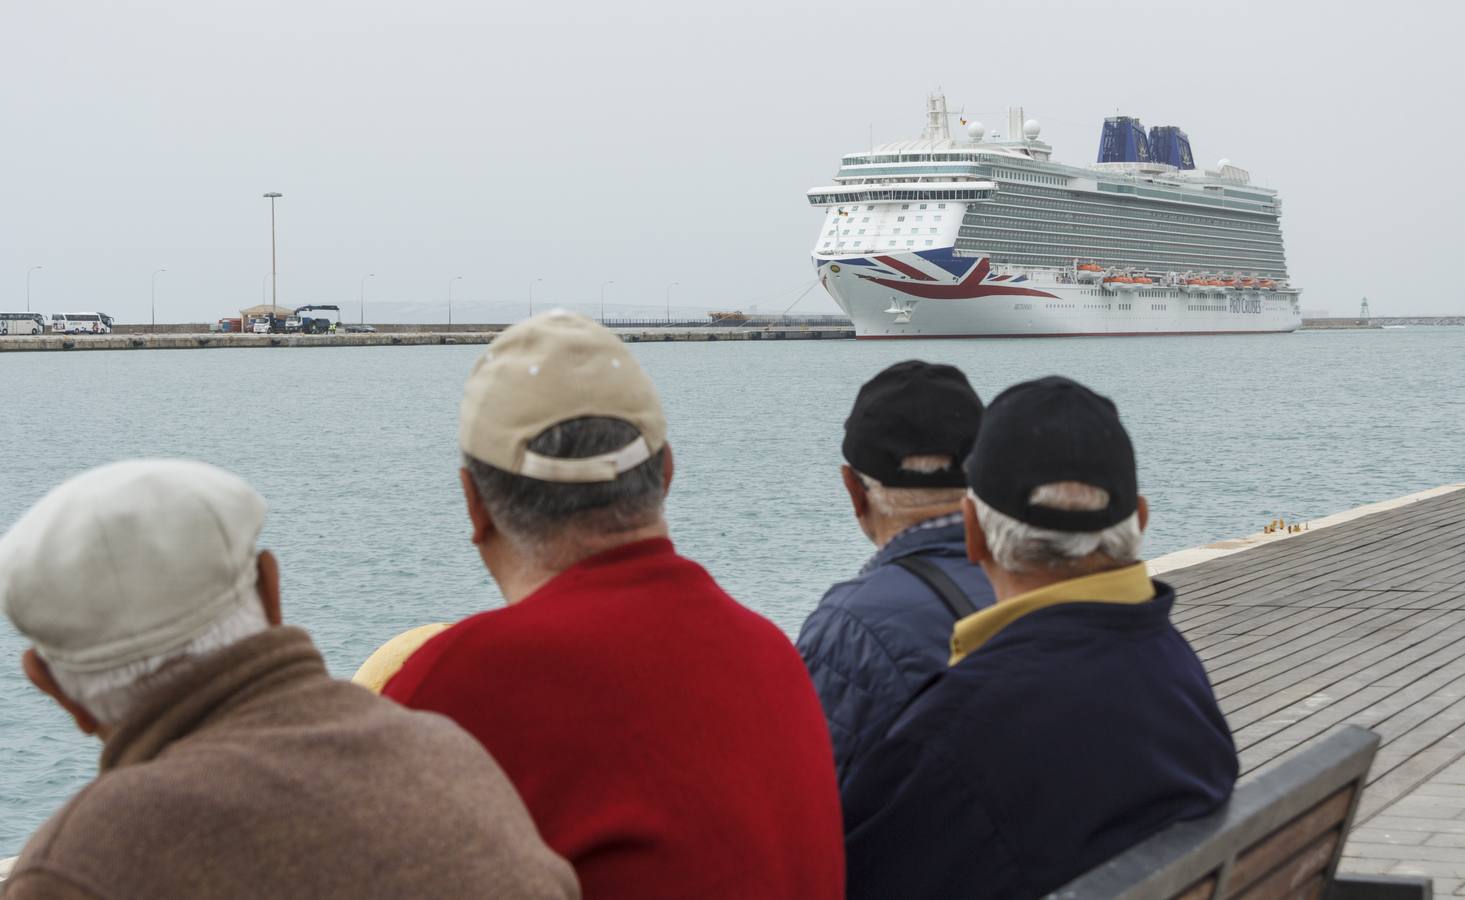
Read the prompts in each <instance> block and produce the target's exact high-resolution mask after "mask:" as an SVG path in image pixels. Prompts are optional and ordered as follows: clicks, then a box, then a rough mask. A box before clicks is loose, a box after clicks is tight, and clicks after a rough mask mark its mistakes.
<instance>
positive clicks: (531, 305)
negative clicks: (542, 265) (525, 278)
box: [529, 278, 544, 319]
mask: <svg viewBox="0 0 1465 900" xmlns="http://www.w3.org/2000/svg"><path fill="white" fill-rule="evenodd" d="M543 280H544V279H543V278H536V279H534V280H533V281H531V282H529V318H531V319H532V318H534V286H535V285H536V284H538V283H539V282H541V281H543Z"/></svg>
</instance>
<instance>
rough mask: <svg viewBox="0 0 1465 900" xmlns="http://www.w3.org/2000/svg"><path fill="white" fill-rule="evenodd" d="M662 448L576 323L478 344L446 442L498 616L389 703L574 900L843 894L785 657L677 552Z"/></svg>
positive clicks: (810, 732) (447, 640)
mask: <svg viewBox="0 0 1465 900" xmlns="http://www.w3.org/2000/svg"><path fill="white" fill-rule="evenodd" d="M666 431H667V426H666V419H665V417H664V416H663V414H662V410H661V402H660V400H659V399H658V397H657V394H656V389H655V387H653V386H652V384H651V380H650V379H649V378H648V377H647V376H646V373H645V372H643V371H642V369H641V366H640V365H639V364H638V363H637V362H636V359H635V357H634V356H632V355H631V354H630V353H629V352H628V351H627V349H626V347H625V346H624V345H623V344H622V342H621V341H620V339H619V338H617V337H616V336H615V335H614V334H612V333H611V332H609V331H607V330H606V329H605V328H602V327H601V326H600V325H597V324H595V323H594V322H591V321H590V320H589V319H586V318H584V317H582V316H578V315H572V314H570V313H566V312H563V311H555V312H551V313H546V314H543V315H540V316H536V317H534V318H531V319H529V320H528V321H526V322H522V323H520V324H518V325H515V326H514V327H512V328H510V329H509V330H507V331H505V332H504V333H503V334H502V335H501V336H500V337H499V338H498V339H497V340H496V341H494V343H493V345H492V346H491V347H490V348H489V350H488V352H486V353H484V354H483V356H482V357H481V358H480V359H479V360H478V363H477V365H475V366H474V368H473V373H472V375H471V376H469V379H468V385H467V388H466V390H465V391H464V396H463V405H462V410H461V425H460V429H459V445H460V447H461V449H462V451H463V468H462V471H461V477H462V483H463V493H464V495H465V496H466V498H467V504H468V517H469V519H470V520H471V521H472V524H473V532H472V539H473V543H474V545H475V546H476V548H477V550H478V553H479V555H480V556H481V557H482V558H483V561H484V563H485V565H486V566H487V567H488V570H489V572H490V574H492V576H493V578H494V579H495V580H496V581H497V582H498V585H499V587H500V589H501V590H502V591H503V594H504V597H505V599H506V600H507V601H508V604H509V605H508V607H507V608H505V609H499V610H494V611H491V612H485V613H480V614H478V615H476V616H473V617H472V618H469V619H466V620H464V621H462V622H459V623H458V624H457V625H454V626H452V627H451V628H448V629H447V630H446V631H442V632H441V633H438V634H436V636H433V637H431V638H430V639H428V640H427V642H426V643H425V644H423V645H422V647H421V649H419V650H417V652H416V653H415V654H413V655H412V656H411V657H410V658H408V659H407V661H406V663H405V664H404V665H402V667H401V669H400V671H398V672H397V673H396V674H395V676H394V677H391V680H390V681H388V682H387V684H386V687H385V694H386V695H387V696H389V697H392V698H395V699H397V700H399V701H401V702H402V703H404V704H406V705H408V706H411V707H414V708H417V709H425V710H431V711H434V712H440V713H443V714H446V715H448V716H450V717H452V718H453V719H454V720H455V721H457V722H458V723H459V724H461V725H462V726H464V727H465V728H467V729H468V731H469V732H470V733H472V734H473V735H474V736H475V737H477V738H478V740H479V742H480V743H482V744H483V746H484V747H485V748H486V749H487V750H488V751H489V752H491V753H492V754H493V756H494V758H495V759H497V760H498V761H499V763H500V765H502V766H503V767H504V771H505V772H506V773H507V774H508V776H509V778H510V780H512V781H513V782H514V785H515V787H517V788H518V789H519V792H520V794H521V795H523V797H524V802H525V803H526V804H527V805H528V807H529V812H530V814H531V815H533V816H534V819H535V822H536V823H537V824H538V825H539V829H540V832H541V833H542V834H543V835H544V837H545V840H546V841H547V842H548V843H549V845H550V847H551V848H553V849H554V850H556V851H557V852H559V853H560V854H562V855H564V856H565V857H566V858H568V859H569V860H570V862H571V863H572V864H573V865H574V866H575V869H576V873H577V874H578V875H579V877H580V883H581V885H582V887H583V888H584V891H585V895H586V896H587V897H595V898H614V897H636V898H658V897H668V898H670V897H701V898H734V897H736V898H743V897H759V898H810V900H817V898H831V900H833V898H842V897H843V896H844V855H843V848H842V834H841V828H842V826H841V821H840V814H839V797H838V793H837V789H836V787H835V780H834V765H833V754H832V751H831V749H830V744H829V736H828V731H827V729H826V728H825V725H824V719H823V714H822V712H821V711H820V707H819V702H818V699H817V698H816V697H815V694H814V690H813V687H812V685H811V683H810V681H809V678H808V675H807V674H806V673H805V670H804V666H803V663H802V661H801V660H800V658H799V655H798V652H797V651H796V650H795V649H794V647H793V645H792V644H791V643H790V642H789V640H788V638H786V637H785V636H784V635H783V634H782V633H781V632H780V631H779V630H778V629H777V628H776V627H775V626H774V625H773V624H772V623H771V622H769V621H767V620H766V619H764V618H763V617H761V616H759V615H757V614H755V613H753V612H751V611H750V610H748V609H746V608H744V607H743V606H741V605H739V604H738V603H737V602H736V601H734V600H733V599H732V598H731V597H729V596H728V595H727V594H726V593H724V592H723V591H722V589H721V588H719V587H718V585H717V583H716V582H714V581H713V580H712V577H711V576H710V575H708V574H707V572H706V571H704V570H703V569H702V567H701V566H699V565H697V564H696V563H694V562H692V561H691V560H688V559H685V558H683V557H681V556H679V555H678V554H677V552H676V551H675V549H673V547H672V543H671V541H670V540H669V539H668V537H667V525H666V521H665V519H664V518H663V515H662V502H663V499H664V498H665V496H666V492H667V489H668V488H669V486H670V485H671V481H672V469H673V467H672V456H671V448H670V447H669V446H668V445H667V442H666ZM430 632H431V630H430V629H429V630H428V631H424V632H421V634H423V635H424V636H425V635H427V634H430ZM402 651H403V647H402V646H401V644H400V643H399V642H394V643H393V644H391V645H389V646H388V647H387V648H385V650H384V654H385V655H387V656H400V655H401V653H402ZM366 669H367V670H368V671H371V670H376V669H377V667H376V666H373V665H369V666H368V667H366ZM378 677H380V676H378Z"/></svg>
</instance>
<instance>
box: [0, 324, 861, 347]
mask: <svg viewBox="0 0 1465 900" xmlns="http://www.w3.org/2000/svg"><path fill="white" fill-rule="evenodd" d="M612 330H613V331H615V332H616V333H617V334H619V335H620V336H621V339H622V340H624V341H626V342H627V343H643V342H645V343H652V342H658V341H684V342H697V341H817V340H841V339H851V338H853V337H854V336H855V332H854V328H853V327H852V326H848V325H845V326H823V327H818V328H807V327H772V328H707V327H699V328H656V329H652V328H646V329H639V328H638V329H631V328H613V329H612ZM501 331H502V329H501V328H500V329H495V330H484V331H452V332H439V331H390V332H388V331H377V332H372V333H367V334H359V333H340V332H338V333H336V334H234V333H229V332H191V333H187V332H184V333H179V332H159V333H157V334H153V333H150V332H149V333H130V334H125V333H124V334H119V333H113V334H97V335H85V334H82V335H66V334H44V335H33V336H25V337H0V353H4V352H26V351H32V352H35V351H46V350H49V351H66V350H198V349H206V348H228V347H380V346H424V345H432V344H487V343H491V342H492V341H493V339H494V338H495V337H496V336H497V335H498V334H499V333H500V332H501Z"/></svg>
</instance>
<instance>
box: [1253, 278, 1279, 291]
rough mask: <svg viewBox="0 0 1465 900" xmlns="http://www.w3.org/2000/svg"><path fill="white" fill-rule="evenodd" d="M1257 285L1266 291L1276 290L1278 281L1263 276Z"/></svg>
mask: <svg viewBox="0 0 1465 900" xmlns="http://www.w3.org/2000/svg"><path fill="white" fill-rule="evenodd" d="M1257 287H1259V288H1261V289H1262V290H1264V291H1275V290H1276V289H1277V283H1276V282H1275V281H1273V280H1272V279H1270V278H1263V279H1262V280H1261V281H1259V282H1258V283H1257Z"/></svg>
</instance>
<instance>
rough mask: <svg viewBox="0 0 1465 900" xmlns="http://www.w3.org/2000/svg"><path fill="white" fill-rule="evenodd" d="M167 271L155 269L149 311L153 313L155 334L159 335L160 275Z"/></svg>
mask: <svg viewBox="0 0 1465 900" xmlns="http://www.w3.org/2000/svg"><path fill="white" fill-rule="evenodd" d="M166 271H168V270H167V269H155V270H153V293H152V300H151V301H150V302H149V304H148V311H149V312H150V313H152V317H153V334H157V333H158V275H159V274H160V273H162V272H166Z"/></svg>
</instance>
